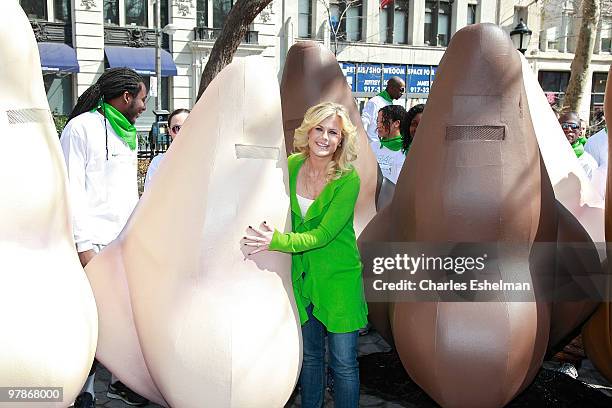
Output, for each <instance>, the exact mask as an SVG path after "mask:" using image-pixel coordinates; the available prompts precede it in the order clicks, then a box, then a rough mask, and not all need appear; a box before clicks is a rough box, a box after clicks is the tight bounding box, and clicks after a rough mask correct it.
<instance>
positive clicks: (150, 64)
mask: <svg viewBox="0 0 612 408" xmlns="http://www.w3.org/2000/svg"><path fill="white" fill-rule="evenodd" d="M156 1H157V0H20V3H21V5H22V7H23V8H24V10H25V11H26V13H27V14H28V16H29V18H30V21H31V24H32V27H33V29H34V32H35V35H36V38H37V41H39V49H40V52H41V63H42V67H43V74H44V79H45V86H46V88H47V94H48V98H49V101H50V105H51V108H52V110H54V111H55V112H56V113H58V114H67V113H68V112H69V111H70V109H71V107H72V106H73V105H74V102H75V101H76V98H77V96H78V95H80V94H81V93H82V92H83V91H84V90H85V89H86V88H87V87H88V86H89V85H91V84H92V83H93V82H94V81H95V80H96V79H97V77H98V76H99V75H100V74H101V73H102V72H103V70H104V69H106V68H108V67H113V66H129V67H131V68H134V69H136V70H137V71H138V72H140V73H141V74H142V75H143V76H144V77H145V81H146V82H147V85H149V84H150V82H151V77H154V76H155V60H154V57H153V56H154V55H155V45H156V39H157V37H156V33H157V30H156V24H155V21H156V19H155V9H156ZM159 1H160V2H161V4H160V7H161V13H160V20H161V25H160V28H162V27H164V26H166V25H167V24H172V26H173V28H174V29H175V30H176V31H175V32H174V34H173V35H167V34H161V35H162V42H161V43H162V69H161V74H162V92H161V102H162V107H164V108H169V109H174V108H180V107H190V106H192V104H193V102H194V101H195V96H196V95H197V90H198V86H199V80H200V76H201V73H202V70H203V68H204V66H205V65H206V62H207V60H208V56H209V54H210V51H211V49H212V46H213V44H214V41H215V39H216V38H217V36H218V34H219V32H220V30H221V27H222V26H223V24H224V22H225V20H226V18H227V15H228V13H229V11H230V9H231V8H232V6H233V4H234V3H235V2H236V0H159ZM555 1H556V2H561V1H562V0H544V1H540V2H536V1H534V0H521V1H516V0H273V1H272V2H271V3H270V5H268V7H266V8H265V10H264V11H263V12H262V13H260V15H259V16H258V17H257V18H256V19H255V21H254V22H253V24H251V27H250V28H249V31H248V33H247V35H246V36H245V38H244V41H243V42H242V44H241V45H240V47H239V49H238V51H237V53H236V57H237V58H240V57H242V56H246V55H261V56H263V57H264V61H265V63H266V64H268V66H269V67H270V68H271V69H273V70H274V72H276V73H277V75H278V78H279V80H280V77H281V74H282V69H283V65H284V57H285V55H286V53H287V50H288V49H289V47H290V46H291V45H292V44H294V43H295V42H298V41H305V40H314V41H320V42H322V43H324V44H325V45H326V46H328V47H329V49H330V50H332V52H334V53H335V54H336V57H337V59H338V61H339V63H340V66H341V68H342V70H343V72H344V73H345V75H346V77H347V81H348V83H349V84H350V85H351V87H352V89H353V92H354V95H355V97H356V98H357V100H358V101H359V102H360V103H361V104H363V103H364V102H365V101H366V100H367V98H368V97H371V96H372V95H375V94H376V93H378V92H380V90H381V89H382V88H383V87H384V84H385V82H386V80H387V79H388V78H389V77H391V76H394V75H398V76H401V77H403V78H404V79H405V80H406V87H407V89H406V91H407V95H406V99H405V100H404V101H403V102H404V104H405V105H406V106H410V105H412V104H415V103H418V102H420V101H423V100H425V99H426V98H427V95H428V93H429V87H430V86H431V83H432V81H433V80H434V79H435V74H436V69H437V66H438V64H439V62H440V59H441V58H442V55H443V54H444V51H445V49H446V46H447V44H448V42H449V41H450V38H451V37H452V35H453V34H454V33H455V32H456V31H457V30H459V29H461V28H462V27H464V26H466V25H468V24H474V23H480V22H491V23H495V24H498V25H500V26H502V27H503V28H504V29H505V30H507V31H508V32H509V31H511V30H512V29H513V27H515V26H516V24H517V23H518V22H519V20H520V19H521V18H522V19H523V21H524V22H525V23H527V25H528V26H529V27H530V29H531V30H532V31H533V35H532V37H531V41H530V43H529V45H528V48H527V52H526V56H527V58H528V60H529V61H530V64H531V66H532V68H533V70H534V72H535V73H536V74H537V75H538V77H539V79H540V83H541V84H542V86H543V88H544V90H545V91H546V92H548V94H549V97H550V99H551V101H555V100H558V99H559V98H560V97H562V96H563V93H564V91H565V87H566V86H567V80H568V79H569V66H570V64H571V60H572V58H573V53H572V52H573V50H574V48H573V47H575V37H576V35H575V34H574V33H577V32H578V28H579V22H580V18H579V13H578V12H577V11H575V10H573V9H572V8H571V7H572V3H571V2H569V1H568V2H565V3H563V4H562V5H559V4H557V3H555ZM611 22H612V20H610V19H609V18H608V17H605V18H602V22H601V27H600V30H599V35H598V39H597V44H598V45H597V47H596V50H595V54H594V56H593V63H592V66H591V72H590V73H589V75H590V78H591V81H590V82H589V85H588V88H589V89H588V90H587V92H588V93H589V95H591V97H590V98H586V100H585V101H584V106H583V107H581V113H582V116H583V117H584V118H586V117H587V116H588V114H589V112H592V111H593V110H597V109H600V108H601V104H602V102H603V91H604V89H605V83H606V78H607V70H608V67H609V65H610V61H612V56H611V55H610V48H611V38H612V33H611V31H612V24H611ZM153 107H154V99H153V98H151V100H150V101H149V105H148V108H149V109H148V110H147V114H146V115H143V116H141V118H139V120H138V122H137V127H138V128H139V129H140V130H142V131H145V130H147V129H149V128H150V125H151V122H152V120H153V116H152V110H153Z"/></svg>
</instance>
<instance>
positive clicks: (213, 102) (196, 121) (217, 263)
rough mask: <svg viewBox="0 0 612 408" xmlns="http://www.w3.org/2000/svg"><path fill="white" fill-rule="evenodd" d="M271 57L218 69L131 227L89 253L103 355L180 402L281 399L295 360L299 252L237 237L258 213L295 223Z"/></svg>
mask: <svg viewBox="0 0 612 408" xmlns="http://www.w3.org/2000/svg"><path fill="white" fill-rule="evenodd" d="M263 65H264V62H263V61H262V60H260V59H259V58H246V59H239V60H237V61H235V62H233V63H232V64H230V65H229V66H228V67H226V68H225V69H224V70H223V71H222V72H221V73H220V74H219V75H218V76H217V77H216V78H215V80H214V81H213V82H212V83H211V85H210V86H209V87H208V88H207V90H206V92H205V93H204V94H203V96H202V98H201V99H200V101H199V102H198V103H197V104H196V106H195V107H194V109H193V111H192V112H191V114H190V116H189V117H188V119H187V121H186V122H185V124H184V126H183V128H182V129H181V135H180V137H179V138H177V139H176V141H175V142H173V143H172V146H171V147H170V149H169V151H168V153H166V157H164V160H163V162H162V163H161V165H160V168H159V170H158V172H157V173H156V177H155V179H154V180H153V182H152V184H151V186H150V188H148V189H147V191H146V192H145V194H144V195H143V197H142V198H141V201H140V203H139V205H138V207H137V208H136V210H135V211H134V213H133V214H132V217H131V218H130V220H129V221H128V224H127V225H126V227H125V229H124V230H123V231H122V233H121V234H120V236H119V237H118V239H117V240H116V241H114V242H113V243H112V244H111V245H110V246H109V247H107V248H106V249H105V250H104V251H103V252H101V253H100V255H98V256H97V257H96V258H95V259H94V260H93V261H92V262H91V263H90V264H88V266H87V273H88V276H89V277H90V279H91V282H92V286H93V288H94V291H95V295H96V300H97V301H98V304H99V305H101V306H100V321H101V324H100V333H101V338H100V344H99V347H98V356H99V358H100V359H101V360H102V362H104V363H105V364H106V365H108V366H109V368H110V369H111V371H113V372H114V373H115V374H116V375H117V376H118V377H119V378H121V379H124V381H125V382H126V383H128V385H130V386H134V387H135V390H136V391H140V392H143V393H144V394H145V395H147V396H151V397H153V398H156V400H158V401H159V400H160V398H159V396H162V397H163V400H165V402H166V403H167V404H168V405H170V406H172V407H181V408H182V407H201V406H210V407H262V408H264V407H265V408H268V407H282V406H283V405H284V404H285V402H286V401H287V400H288V398H289V396H290V395H291V391H292V390H293V387H294V385H295V383H296V381H297V376H298V374H299V370H300V363H301V336H300V328H299V321H298V319H297V314H296V313H297V311H296V308H295V303H294V299H293V290H292V287H291V272H290V266H291V259H290V257H289V255H287V254H282V253H277V252H266V253H261V254H258V255H255V256H253V257H252V259H249V260H245V255H244V252H243V249H242V247H241V244H240V240H241V238H242V237H243V236H244V235H245V233H246V231H245V230H244V227H245V226H247V225H249V224H248V223H249V222H250V221H251V220H254V219H255V220H258V219H261V220H266V221H267V222H268V223H270V224H272V225H275V226H278V228H279V229H285V230H289V229H290V224H289V222H290V221H289V218H288V214H289V213H288V210H289V197H288V192H287V188H286V185H287V184H286V181H287V164H286V156H285V146H284V141H283V129H282V119H281V110H280V99H279V91H278V84H277V82H276V79H275V77H274V74H273V73H271V72H269V71H267V70H262V68H261V67H262V66H263ZM109 272H112V274H109ZM111 275H119V276H123V277H124V278H123V283H121V281H120V280H113V279H114V278H110V277H109V276H111ZM118 297H119V298H121V299H120V302H118ZM118 304H121V305H123V306H122V307H123V310H120V309H119V308H117V305H118ZM104 305H115V306H108V307H105V306H104ZM122 319H123V320H122ZM114 320H122V321H121V322H120V323H117V322H116V321H114ZM117 327H123V328H125V329H126V330H128V331H129V333H128V332H121V331H118V330H117ZM126 335H130V336H132V339H131V340H130V341H129V342H125V341H124V339H122V337H125V336H126ZM119 342H123V343H122V345H123V346H124V348H121V347H117V346H116V345H117V344H119ZM128 343H129V344H128ZM140 353H141V354H140ZM127 359H130V361H132V362H133V363H134V364H135V365H138V366H139V367H141V368H142V369H141V370H140V372H139V373H135V372H134V370H133V369H130V367H129V366H128V364H126V360H127ZM139 361H140V363H139ZM130 381H132V382H130ZM160 402H162V403H163V401H160Z"/></svg>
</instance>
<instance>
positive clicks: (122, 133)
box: [94, 102, 136, 150]
mask: <svg viewBox="0 0 612 408" xmlns="http://www.w3.org/2000/svg"><path fill="white" fill-rule="evenodd" d="M99 108H102V110H103V111H104V116H105V117H106V119H107V120H108V122H109V123H110V125H111V127H112V128H113V130H114V131H115V133H117V136H119V138H121V140H123V141H124V142H125V144H127V145H128V147H129V148H130V150H136V126H134V125H133V124H132V123H130V121H129V120H127V118H126V117H125V116H123V113H121V112H119V111H118V110H117V109H116V108H115V107H114V106H113V105H110V104H108V103H106V102H103V103H101V104H100V105H98V106H97V107H96V109H94V110H97V109H99Z"/></svg>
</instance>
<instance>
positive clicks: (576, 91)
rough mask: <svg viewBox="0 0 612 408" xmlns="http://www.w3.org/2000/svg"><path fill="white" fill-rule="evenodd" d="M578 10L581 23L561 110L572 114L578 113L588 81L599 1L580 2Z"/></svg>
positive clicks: (583, 0) (586, 0)
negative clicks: (572, 112)
mask: <svg viewBox="0 0 612 408" xmlns="http://www.w3.org/2000/svg"><path fill="white" fill-rule="evenodd" d="M580 10H581V14H582V21H581V23H580V31H579V33H578V39H577V41H576V51H575V53H574V59H573V60H572V65H571V68H570V79H569V83H568V84H567V90H566V93H565V98H564V99H563V109H564V110H570V111H574V112H578V109H579V106H580V102H581V101H582V98H583V96H584V89H585V87H586V83H587V80H588V74H589V65H591V58H592V57H593V47H594V45H595V39H596V37H597V27H598V25H599V16H600V0H582V5H581V7H580Z"/></svg>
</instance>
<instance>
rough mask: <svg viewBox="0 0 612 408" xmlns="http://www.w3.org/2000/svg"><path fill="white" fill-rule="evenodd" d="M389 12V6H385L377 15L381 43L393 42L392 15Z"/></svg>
mask: <svg viewBox="0 0 612 408" xmlns="http://www.w3.org/2000/svg"><path fill="white" fill-rule="evenodd" d="M391 10H392V8H391V6H390V5H389V4H387V5H386V6H385V7H384V8H383V9H381V10H380V13H379V15H378V36H379V38H380V42H381V43H390V42H391V41H393V38H392V35H393V14H391Z"/></svg>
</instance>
